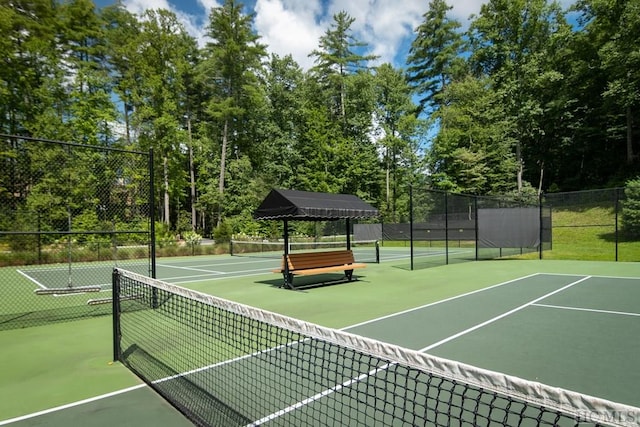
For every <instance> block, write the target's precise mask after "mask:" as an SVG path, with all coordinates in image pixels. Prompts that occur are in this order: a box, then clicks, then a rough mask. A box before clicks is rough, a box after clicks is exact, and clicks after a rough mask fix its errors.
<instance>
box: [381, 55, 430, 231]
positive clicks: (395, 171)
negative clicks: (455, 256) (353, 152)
mask: <svg viewBox="0 0 640 427" xmlns="http://www.w3.org/2000/svg"><path fill="white" fill-rule="evenodd" d="M375 82H376V85H375V87H376V110H375V119H374V122H375V123H376V124H377V135H376V137H377V138H378V146H379V151H380V152H381V155H382V157H383V164H384V168H385V182H386V185H385V193H386V194H385V197H384V200H385V206H386V208H387V211H388V214H389V220H391V221H396V220H397V215H396V208H397V200H398V197H399V195H398V187H399V185H400V184H401V183H402V182H404V183H405V184H409V183H411V175H412V174H413V172H414V167H416V163H417V159H416V158H415V157H416V156H417V153H416V151H417V150H415V147H414V146H413V144H412V142H413V141H415V139H416V131H417V129H418V125H419V123H418V119H417V117H416V115H415V111H416V106H415V105H414V104H413V102H412V101H411V88H410V86H409V84H408V82H407V79H406V77H405V75H404V73H403V72H402V71H401V70H396V69H394V68H393V66H391V64H382V65H381V66H379V67H378V68H377V70H376V80H375ZM403 178H404V179H403Z"/></svg>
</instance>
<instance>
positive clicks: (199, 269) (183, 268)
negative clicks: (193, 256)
mask: <svg viewBox="0 0 640 427" xmlns="http://www.w3.org/2000/svg"><path fill="white" fill-rule="evenodd" d="M156 267H164V268H177V269H179V270H191V271H202V272H206V273H211V274H226V273H224V272H222V271H215V270H205V269H203V268H196V267H179V266H177V265H172V264H156Z"/></svg>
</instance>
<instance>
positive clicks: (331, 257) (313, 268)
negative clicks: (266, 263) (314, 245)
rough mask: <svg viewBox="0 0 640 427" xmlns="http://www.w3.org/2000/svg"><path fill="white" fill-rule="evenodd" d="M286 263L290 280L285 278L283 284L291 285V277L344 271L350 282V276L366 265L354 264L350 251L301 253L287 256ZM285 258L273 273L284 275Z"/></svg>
mask: <svg viewBox="0 0 640 427" xmlns="http://www.w3.org/2000/svg"><path fill="white" fill-rule="evenodd" d="M286 262H287V264H288V270H289V274H290V279H287V278H285V282H286V283H288V284H289V285H291V283H289V282H290V280H291V278H292V277H293V275H312V274H321V273H328V272H332V271H344V272H345V275H346V276H347V278H348V279H349V280H351V274H352V272H353V270H354V269H356V268H364V267H366V264H362V263H356V262H355V258H354V256H353V252H352V251H351V250H348V249H345V250H338V251H326V252H303V253H294V254H288V256H287V259H286ZM284 263H285V257H284V256H283V257H282V264H281V267H280V270H273V272H274V273H284V271H285V264H284Z"/></svg>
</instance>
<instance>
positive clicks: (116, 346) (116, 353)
mask: <svg viewBox="0 0 640 427" xmlns="http://www.w3.org/2000/svg"><path fill="white" fill-rule="evenodd" d="M111 298H112V304H111V306H112V311H113V312H112V317H113V361H114V362H117V361H119V360H120V275H119V273H118V270H117V269H116V268H114V269H113V273H112V274H111Z"/></svg>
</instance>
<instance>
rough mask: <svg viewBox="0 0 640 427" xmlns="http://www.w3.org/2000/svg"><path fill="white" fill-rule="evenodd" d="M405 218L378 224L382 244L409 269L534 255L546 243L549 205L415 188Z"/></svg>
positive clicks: (548, 226) (549, 238) (546, 245)
mask: <svg viewBox="0 0 640 427" xmlns="http://www.w3.org/2000/svg"><path fill="white" fill-rule="evenodd" d="M410 200H411V202H410V209H409V211H410V215H409V218H408V220H407V221H406V222H401V223H395V224H388V223H385V224H382V245H383V247H385V248H387V249H386V250H388V251H390V250H393V248H398V251H396V253H397V254H399V255H398V258H400V257H402V252H400V250H401V249H402V248H405V252H404V254H405V255H404V256H405V258H407V259H408V260H409V262H410V264H409V266H408V268H410V269H421V268H427V267H434V266H439V265H446V264H455V263H460V262H469V261H475V260H481V259H496V258H502V257H507V256H520V255H525V254H533V256H539V254H541V251H543V250H547V249H550V248H551V235H552V230H551V210H550V209H549V208H547V207H541V206H540V205H539V203H537V202H530V201H529V202H527V201H521V200H514V199H513V198H509V197H501V198H498V197H479V196H472V195H463V194H453V193H448V192H444V191H438V190H429V189H423V188H414V189H412V190H411V196H410Z"/></svg>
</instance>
